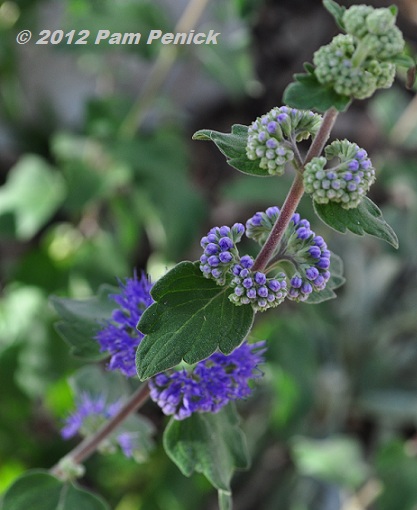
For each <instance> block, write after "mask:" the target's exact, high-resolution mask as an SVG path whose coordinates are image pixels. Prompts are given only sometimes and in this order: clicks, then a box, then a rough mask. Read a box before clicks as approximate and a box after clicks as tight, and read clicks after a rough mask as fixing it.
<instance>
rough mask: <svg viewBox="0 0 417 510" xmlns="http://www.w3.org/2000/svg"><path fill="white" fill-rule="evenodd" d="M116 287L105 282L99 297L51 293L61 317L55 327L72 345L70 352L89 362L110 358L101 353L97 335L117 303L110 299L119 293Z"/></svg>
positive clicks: (53, 304)
mask: <svg viewBox="0 0 417 510" xmlns="http://www.w3.org/2000/svg"><path fill="white" fill-rule="evenodd" d="M117 292H118V289H117V288H116V287H111V286H109V285H102V286H101V287H100V288H99V290H98V293H97V296H94V297H91V298H88V299H67V298H60V297H58V296H51V297H50V301H51V303H52V306H53V307H54V308H55V310H56V312H57V313H58V315H59V316H60V317H61V319H62V320H61V321H59V322H58V323H57V324H56V325H55V328H56V330H57V332H58V333H59V335H60V336H61V337H62V338H63V340H64V341H65V342H66V343H67V344H68V345H69V346H70V347H71V350H70V352H71V354H72V355H73V356H76V357H78V358H82V359H84V360H86V361H98V360H101V359H104V358H106V357H107V354H106V353H102V352H100V346H99V343H98V342H97V341H95V340H94V338H93V337H94V336H95V335H96V334H97V332H98V331H99V330H100V329H101V323H102V322H103V321H105V320H107V319H110V317H111V314H112V311H113V310H114V309H115V308H116V304H115V303H114V302H113V301H112V300H111V299H110V298H109V295H110V294H114V293H117Z"/></svg>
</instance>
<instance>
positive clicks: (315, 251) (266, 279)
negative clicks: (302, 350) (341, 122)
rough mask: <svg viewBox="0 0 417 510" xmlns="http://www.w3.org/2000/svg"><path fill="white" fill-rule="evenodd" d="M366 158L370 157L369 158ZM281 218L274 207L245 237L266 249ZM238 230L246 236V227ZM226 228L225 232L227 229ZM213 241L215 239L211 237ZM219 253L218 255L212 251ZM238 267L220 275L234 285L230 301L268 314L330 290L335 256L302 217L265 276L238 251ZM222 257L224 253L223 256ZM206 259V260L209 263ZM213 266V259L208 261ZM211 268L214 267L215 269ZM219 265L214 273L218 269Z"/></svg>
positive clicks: (294, 221) (256, 216)
mask: <svg viewBox="0 0 417 510" xmlns="http://www.w3.org/2000/svg"><path fill="white" fill-rule="evenodd" d="M365 155H366V153H365ZM279 215H280V210H279V208H278V207H269V208H268V209H267V210H266V211H265V212H257V213H256V214H254V215H253V216H252V217H251V218H250V219H249V220H248V221H247V222H246V236H247V237H249V238H250V239H254V240H255V241H257V242H258V243H259V244H261V245H262V244H264V242H265V240H266V239H267V237H268V236H269V233H270V232H271V230H272V228H273V226H274V224H275V222H276V220H277V219H278V217H279ZM237 225H239V227H238V228H236V226H235V225H234V226H233V227H232V229H229V231H230V232H232V231H233V229H235V230H236V231H238V232H239V234H238V235H237V237H236V238H233V239H237V238H238V239H239V240H240V237H241V236H242V233H243V232H242V229H243V230H244V227H243V225H240V224H237ZM226 228H227V227H220V229H226ZM220 229H219V228H218V227H215V228H214V229H212V230H211V231H210V233H211V235H217V237H219V236H221V233H224V232H226V230H224V231H222V232H220ZM209 235H210V234H209ZM208 237H209V236H206V237H204V238H203V242H202V245H203V246H204V247H205V250H206V249H207V248H206V247H207V246H209V244H210V241H213V243H212V244H215V243H214V238H213V239H208ZM213 250H214V249H213ZM234 250H235V251H234V253H233V255H234V258H233V262H228V263H227V264H225V265H224V268H222V269H223V272H222V275H221V278H222V281H223V282H225V283H223V285H225V284H227V285H230V288H231V290H233V292H232V293H231V294H230V295H229V299H230V301H231V302H232V303H233V304H235V305H237V306H241V305H251V306H252V308H253V309H254V310H255V311H256V312H258V311H265V310H267V309H268V308H273V307H276V306H278V305H279V304H281V303H282V302H283V301H284V299H285V298H288V299H290V300H292V301H305V300H306V299H307V298H308V297H309V295H310V294H311V293H312V292H319V291H321V290H323V289H324V288H325V287H326V284H327V282H328V280H329V278H330V272H329V267H330V251H329V250H328V249H327V245H326V243H325V241H324V240H323V238H322V237H320V236H316V234H315V233H314V232H313V231H312V230H311V228H310V223H309V222H308V221H307V220H304V219H301V218H300V215H299V214H298V213H295V214H293V216H292V218H291V221H290V223H289V226H288V228H287V229H286V231H285V233H284V235H283V237H282V240H281V242H280V243H279V245H278V246H277V248H276V249H275V252H274V255H273V257H272V259H271V261H270V263H269V265H268V267H267V268H266V269H265V271H264V272H262V271H256V270H253V269H252V268H253V265H254V259H253V258H252V257H251V256H249V255H244V256H239V254H238V251H237V249H236V248H234ZM218 253H222V252H218ZM207 255H209V256H210V257H211V256H213V255H211V254H206V252H205V254H204V255H203V257H204V258H203V261H205V262H206V258H207ZM207 261H208V259H207ZM210 267H211V266H210ZM218 267H219V265H217V266H216V267H215V269H216V268H218ZM200 269H201V270H202V271H203V274H204V275H205V276H206V277H207V278H214V279H215V280H216V282H217V283H219V277H218V275H217V273H214V275H213V272H212V269H210V270H209V268H207V267H206V264H205V263H204V264H201V265H200Z"/></svg>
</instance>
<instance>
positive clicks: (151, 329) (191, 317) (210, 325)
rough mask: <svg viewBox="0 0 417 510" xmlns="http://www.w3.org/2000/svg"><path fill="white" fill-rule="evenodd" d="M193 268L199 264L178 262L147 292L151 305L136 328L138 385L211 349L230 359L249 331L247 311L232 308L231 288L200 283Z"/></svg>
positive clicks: (204, 355)
mask: <svg viewBox="0 0 417 510" xmlns="http://www.w3.org/2000/svg"><path fill="white" fill-rule="evenodd" d="M198 266H199V263H198V262H197V263H192V262H181V263H180V264H178V265H177V266H175V267H174V268H173V269H171V271H169V272H168V273H167V274H166V275H164V276H163V277H162V278H161V279H160V280H158V281H157V282H156V284H155V285H154V287H153V289H152V291H151V294H152V297H153V298H154V300H155V301H156V302H155V303H154V304H153V305H151V306H150V307H149V308H147V309H146V310H145V312H144V313H143V315H142V317H141V320H140V322H139V324H138V329H139V330H140V331H142V333H144V334H145V335H146V336H145V337H144V338H143V339H142V341H141V343H140V345H139V348H138V351H137V356H136V366H137V371H138V374H139V377H140V378H141V379H142V380H143V379H147V378H149V377H152V376H153V375H155V374H158V373H160V372H163V371H165V370H167V369H169V368H172V367H174V366H175V365H178V363H180V362H181V361H182V360H184V361H185V362H187V363H190V364H192V363H197V362H198V361H201V360H203V359H205V358H207V357H208V356H210V355H211V354H212V353H213V352H214V351H216V349H220V351H221V352H223V353H224V354H229V353H231V352H232V351H233V350H234V349H235V348H236V347H238V346H239V345H240V344H241V343H242V341H243V340H244V339H245V337H246V336H247V334H248V333H249V331H250V328H251V326H252V322H253V317H254V311H253V310H252V307H251V306H249V305H246V306H235V305H234V304H233V303H231V302H230V300H229V298H228V295H229V294H230V288H229V287H227V286H226V287H220V286H219V285H216V283H215V282H214V281H213V280H209V279H207V278H205V277H204V276H203V274H202V273H201V271H200V269H199V267H198Z"/></svg>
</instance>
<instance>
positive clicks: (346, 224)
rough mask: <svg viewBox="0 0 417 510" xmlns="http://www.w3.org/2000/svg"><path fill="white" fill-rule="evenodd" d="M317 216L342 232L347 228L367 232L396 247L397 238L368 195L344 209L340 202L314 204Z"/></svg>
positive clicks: (360, 232) (354, 232)
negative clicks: (350, 207)
mask: <svg viewBox="0 0 417 510" xmlns="http://www.w3.org/2000/svg"><path fill="white" fill-rule="evenodd" d="M314 210H315V211H316V214H317V216H318V217H319V218H320V219H321V220H322V221H323V222H324V223H326V225H328V226H329V227H331V228H333V229H334V230H336V231H337V232H341V233H342V234H344V233H345V232H346V231H347V230H349V231H350V232H352V233H353V234H356V235H359V236H362V235H364V234H369V235H371V236H374V237H377V238H378V239H382V240H383V241H386V242H387V243H389V244H391V245H392V246H393V247H394V248H398V238H397V236H396V234H395V232H394V231H393V229H392V228H391V227H390V226H389V225H388V223H387V222H386V221H385V220H384V218H383V216H382V213H381V211H380V209H379V208H378V207H377V206H376V205H375V204H374V203H373V202H372V200H370V199H369V198H368V197H364V198H363V199H362V201H361V203H360V204H359V206H358V207H357V208H355V209H344V208H343V207H342V206H341V205H340V204H338V203H335V202H329V203H328V204H316V203H315V202H314Z"/></svg>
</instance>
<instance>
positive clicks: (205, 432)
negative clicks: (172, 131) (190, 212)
mask: <svg viewBox="0 0 417 510" xmlns="http://www.w3.org/2000/svg"><path fill="white" fill-rule="evenodd" d="M323 3H324V6H325V7H326V8H327V10H328V11H329V12H330V13H331V14H332V15H333V16H334V18H335V20H336V23H337V25H338V26H339V27H340V29H341V30H342V31H343V33H341V34H340V35H336V37H334V39H333V40H332V41H331V42H330V43H329V44H327V45H325V46H323V47H322V48H320V49H318V50H317V51H316V52H315V53H314V55H313V64H306V65H305V70H306V73H305V74H298V75H296V76H295V82H294V83H291V84H290V85H289V86H288V87H287V89H286V91H285V93H284V98H283V102H284V103H285V104H284V105H282V106H276V107H275V108H273V109H272V110H271V111H269V112H267V113H265V114H264V115H261V116H260V117H258V118H257V119H255V120H254V121H253V123H252V124H251V125H250V126H244V125H234V126H233V127H232V128H231V133H220V132H216V131H212V130H208V129H203V130H200V131H198V132H197V133H195V135H194V139H195V140H209V141H213V142H214V143H215V144H216V146H217V147H218V148H219V150H220V151H221V152H222V153H223V154H224V155H225V157H226V158H227V161H228V163H229V164H230V165H231V166H232V167H234V168H235V169H237V170H239V171H240V172H243V173H244V174H247V175H248V176H251V177H264V178H270V179H271V186H274V180H275V179H279V178H280V176H282V174H283V173H284V171H285V172H292V175H293V182H292V185H291V187H290V189H289V190H288V193H287V196H286V199H285V200H284V202H283V203H282V204H271V206H270V207H269V208H267V209H266V210H265V211H259V212H257V213H256V214H255V215H253V216H252V217H251V218H248V219H242V223H235V224H234V225H230V226H227V225H221V226H214V227H213V228H211V229H210V230H209V232H207V233H206V234H205V235H204V236H203V237H202V239H201V241H200V244H201V248H202V253H201V257H200V259H199V260H197V261H183V262H180V263H179V264H178V265H176V266H175V267H174V268H173V269H171V270H170V271H168V272H167V273H166V274H165V275H164V276H163V277H162V278H160V279H159V280H158V281H156V282H155V283H151V282H150V281H149V280H148V279H147V278H146V277H145V276H144V275H138V274H136V272H135V273H134V276H133V277H132V278H127V279H126V280H125V281H124V282H120V287H119V289H118V290H117V289H116V290H114V289H113V290H111V289H108V288H102V289H101V290H100V293H99V295H98V296H97V297H95V298H91V299H90V300H85V301H72V300H67V299H62V298H57V297H53V298H52V303H53V305H54V306H55V309H56V311H57V312H58V314H59V315H60V317H61V322H60V323H59V324H58V326H57V327H58V330H59V332H60V333H61V334H62V336H63V337H64V338H65V339H66V341H67V342H68V343H69V345H70V346H71V347H72V350H73V351H75V352H76V353H77V354H78V355H79V356H81V357H84V358H85V359H86V360H90V361H98V360H102V359H106V358H107V359H108V363H107V369H108V370H109V371H112V372H114V373H113V374H110V373H108V374H107V375H109V378H108V379H107V382H103V381H104V379H103V376H102V374H101V373H100V374H101V375H97V374H99V372H97V374H96V375H97V386H96V387H95V388H94V384H93V383H94V381H93V382H92V381H90V383H91V384H90V385H89V389H86V388H85V385H84V387H83V385H82V384H81V382H80V381H81V379H82V378H81V377H79V383H78V384H75V388H76V389H78V390H79V394H78V395H77V401H78V406H77V409H76V410H75V411H74V413H73V414H72V415H71V416H69V417H68V418H67V421H66V423H65V426H64V428H63V430H62V436H63V437H64V438H69V437H72V436H73V435H75V434H76V433H79V434H81V435H83V436H85V439H84V441H83V442H82V443H81V444H80V445H79V446H78V447H77V448H76V449H75V450H73V451H71V452H70V453H69V454H68V455H67V456H66V457H65V458H64V459H62V460H61V461H60V462H59V463H57V465H56V466H55V467H53V468H52V469H51V470H50V471H49V472H48V471H42V470H39V471H35V472H29V473H27V474H25V475H24V476H22V477H21V478H19V479H18V480H17V481H16V482H15V483H14V484H13V485H12V486H11V487H10V489H9V490H8V492H7V493H6V495H5V498H4V503H3V510H12V509H13V510H15V509H23V508H41V507H39V506H36V503H35V502H36V498H37V495H38V494H40V493H42V500H44V501H45V500H47V499H49V500H50V501H52V502H55V503H56V506H53V505H54V504H55V503H52V504H51V506H48V509H46V507H42V508H43V510H49V508H80V509H81V508H94V509H104V508H108V506H107V503H105V502H104V501H103V500H102V499H100V498H97V497H96V496H94V495H93V494H91V493H90V492H87V491H85V490H84V489H81V488H80V486H79V485H77V484H76V483H75V481H74V480H75V479H76V478H77V477H79V476H82V474H83V472H84V470H83V468H82V463H83V461H84V460H85V459H86V458H87V457H88V456H89V455H90V454H91V453H92V452H94V451H95V450H96V449H100V450H101V451H103V452H111V451H114V450H115V449H118V448H119V449H121V450H122V451H123V453H124V454H125V455H126V456H128V457H132V458H134V459H136V460H137V461H144V459H146V455H147V452H148V450H149V449H150V447H151V439H150V435H151V434H152V426H151V425H150V423H149V422H148V421H147V420H145V419H144V418H141V417H140V415H138V414H135V413H136V411H137V410H138V408H139V407H140V406H141V405H142V404H143V403H144V402H145V401H146V400H147V399H148V397H150V398H151V399H152V400H153V401H154V402H155V403H156V404H157V405H158V406H159V407H160V408H161V409H162V412H163V413H165V414H166V415H169V416H171V420H170V421H169V423H168V425H167V427H166V429H165V432H164V438H163V443H164V447H165V449H166V452H167V454H168V455H169V456H170V457H171V458H172V460H173V461H174V462H175V463H176V464H177V465H178V467H179V469H180V470H181V471H182V472H183V473H184V474H185V475H187V476H189V475H191V474H192V473H193V472H194V471H197V472H201V473H203V474H204V475H205V476H206V477H207V479H208V480H209V481H210V482H211V483H212V484H213V486H214V487H215V488H216V489H217V490H218V493H219V505H220V508H222V509H226V508H231V507H232V500H231V486H230V482H231V478H232V475H233V473H234V471H235V470H236V469H244V468H246V467H247V466H248V463H249V459H248V453H247V449H246V445H245V438H244V436H243V433H242V431H241V429H240V428H239V420H238V416H237V413H236V409H235V406H234V401H236V400H238V399H247V398H248V397H249V396H250V394H251V392H252V386H251V385H250V381H251V380H253V379H259V378H261V376H262V375H263V374H262V364H263V363H264V353H265V351H266V350H267V341H256V342H254V343H252V342H251V337H250V332H251V328H252V326H253V323H254V319H255V316H256V315H257V314H258V313H259V312H265V311H267V310H268V309H270V308H273V310H271V311H270V312H269V313H271V314H280V305H281V304H282V303H283V302H285V301H287V300H289V301H292V302H295V303H298V302H304V303H311V304H316V303H320V302H323V301H326V300H329V299H332V298H335V297H336V294H335V290H336V289H337V288H338V287H340V286H341V285H342V284H343V283H344V278H343V275H342V261H341V259H340V258H339V257H338V256H337V255H335V254H334V253H332V252H331V250H330V249H329V247H328V245H327V243H326V240H325V239H324V238H323V237H322V236H320V235H317V234H316V233H315V232H314V231H313V230H312V228H311V225H310V222H309V220H308V219H306V218H301V216H300V214H299V213H298V212H297V208H298V205H299V203H300V200H301V199H302V198H303V197H304V195H307V197H306V199H307V200H308V199H310V198H311V200H312V201H313V204H314V211H315V213H316V214H317V216H318V217H319V218H320V219H321V220H322V221H323V222H324V223H325V224H326V225H328V226H329V227H331V228H333V229H335V230H337V231H339V232H342V233H343V232H346V231H348V230H349V231H350V232H353V233H354V234H357V235H363V234H369V235H371V236H375V237H377V238H379V239H381V240H382V241H386V242H388V243H389V244H391V245H392V246H393V247H394V248H396V247H397V245H398V241H397V237H396V235H395V233H394V231H393V230H392V228H391V227H390V226H389V225H388V224H387V223H386V221H385V220H384V218H383V216H382V214H381V211H380V210H379V209H378V207H377V206H376V205H375V204H374V203H373V202H372V201H371V200H370V199H369V198H368V197H367V193H368V191H369V189H370V187H371V186H372V184H373V183H374V181H375V177H376V171H375V168H374V166H373V164H372V162H371V160H370V159H369V157H368V154H367V152H366V150H365V149H364V148H361V147H359V146H358V145H357V144H356V143H355V141H354V140H334V141H332V143H330V144H328V140H329V137H330V135H331V130H332V127H333V125H334V123H335V121H336V119H337V117H338V115H339V113H340V112H343V111H345V110H346V109H347V108H348V107H349V105H350V103H351V102H352V101H353V100H355V99H359V100H360V99H364V98H368V97H370V96H372V94H374V93H375V92H376V91H377V90H378V89H380V88H388V87H390V86H391V85H392V83H393V80H394V77H395V74H396V69H397V67H398V66H401V67H403V68H412V67H413V66H414V61H413V60H412V59H411V58H410V57H408V56H407V55H405V54H404V40H403V36H402V34H401V32H400V30H399V29H398V28H397V27H396V25H395V23H396V15H397V8H396V7H394V6H393V7H390V8H379V9H375V8H372V7H369V6H366V5H355V6H352V7H350V8H348V9H346V8H344V7H341V6H339V5H338V4H337V3H336V2H334V1H332V0H324V2H323ZM305 140H311V144H310V147H309V149H308V151H307V153H306V154H304V153H303V150H302V149H301V147H300V144H299V143H300V142H301V141H303V143H305ZM303 147H304V145H303ZM276 182H277V186H280V185H281V184H280V183H279V181H278V180H277V181H276ZM244 236H246V238H248V239H249V240H250V241H251V242H253V243H254V245H256V246H257V254H256V256H253V253H254V251H251V254H252V255H249V254H247V253H244V252H243V253H242V250H241V249H240V248H239V243H240V242H241V241H242V239H243V237H244ZM248 243H249V241H246V242H245V243H244V245H245V246H247V245H248ZM242 244H243V243H242ZM109 307H110V308H111V309H112V308H114V310H113V311H112V312H111V313H108V312H107V310H109ZM99 310H102V313H98V311H99ZM103 317H104V318H103ZM99 319H100V320H99ZM289 341H290V340H289ZM116 373H118V374H116ZM116 375H118V376H120V375H121V376H122V378H128V379H129V381H130V383H131V382H132V380H133V381H134V380H141V381H146V382H144V383H143V384H142V385H139V386H138V388H137V389H136V391H134V392H133V393H131V394H129V392H128V391H127V390H126V387H124V390H123V391H122V385H119V383H120V380H119V379H117V381H118V382H117V384H116V382H115V381H116V379H114V380H113V379H111V377H110V376H115V377H116ZM118 385H119V386H118ZM131 387H133V386H132V384H131V385H130V386H129V385H128V386H127V388H131ZM118 388H119V389H120V392H119V394H118V393H117V391H116V389H117V390H118ZM118 391H119V390H118ZM64 488H65V489H64ZM68 501H71V503H68ZM71 505H72V506H71Z"/></svg>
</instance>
